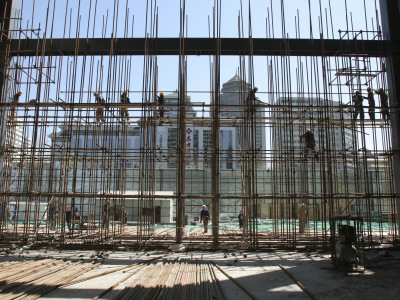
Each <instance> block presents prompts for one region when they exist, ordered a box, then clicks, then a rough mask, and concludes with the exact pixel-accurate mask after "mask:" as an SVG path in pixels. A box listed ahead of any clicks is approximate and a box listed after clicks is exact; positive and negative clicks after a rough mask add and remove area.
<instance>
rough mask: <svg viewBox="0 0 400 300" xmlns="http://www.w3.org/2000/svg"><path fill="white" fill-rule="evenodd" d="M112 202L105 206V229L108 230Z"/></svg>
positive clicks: (107, 202) (108, 201)
mask: <svg viewBox="0 0 400 300" xmlns="http://www.w3.org/2000/svg"><path fill="white" fill-rule="evenodd" d="M110 202H111V201H110V200H107V201H106V204H104V206H103V228H106V229H108V226H109V221H110V220H109V217H110Z"/></svg>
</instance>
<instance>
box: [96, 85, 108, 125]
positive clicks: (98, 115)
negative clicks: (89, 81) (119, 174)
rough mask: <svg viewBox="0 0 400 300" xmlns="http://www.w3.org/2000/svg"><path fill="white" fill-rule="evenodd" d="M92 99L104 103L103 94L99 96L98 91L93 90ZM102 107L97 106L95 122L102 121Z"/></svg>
mask: <svg viewBox="0 0 400 300" xmlns="http://www.w3.org/2000/svg"><path fill="white" fill-rule="evenodd" d="M93 95H94V99H95V100H96V103H97V104H102V105H104V104H105V103H106V101H105V100H104V98H103V96H101V95H100V94H99V93H98V92H94V93H93ZM104 121H105V119H104V107H99V108H97V110H96V122H98V123H100V122H104Z"/></svg>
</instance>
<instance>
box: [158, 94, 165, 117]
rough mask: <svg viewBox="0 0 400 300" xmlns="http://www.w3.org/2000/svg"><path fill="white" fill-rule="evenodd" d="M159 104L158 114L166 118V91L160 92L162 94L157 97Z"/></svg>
mask: <svg viewBox="0 0 400 300" xmlns="http://www.w3.org/2000/svg"><path fill="white" fill-rule="evenodd" d="M157 104H158V115H159V116H160V118H164V93H160V96H158V97H157Z"/></svg>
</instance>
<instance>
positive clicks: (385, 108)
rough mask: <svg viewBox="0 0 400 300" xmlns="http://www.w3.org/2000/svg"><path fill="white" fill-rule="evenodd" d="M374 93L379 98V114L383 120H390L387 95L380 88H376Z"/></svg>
mask: <svg viewBox="0 0 400 300" xmlns="http://www.w3.org/2000/svg"><path fill="white" fill-rule="evenodd" d="M375 94H378V95H379V96H380V98H381V114H382V118H383V119H384V120H390V114H389V103H388V95H387V94H386V93H385V92H384V91H383V89H382V88H380V89H377V90H376V91H375Z"/></svg>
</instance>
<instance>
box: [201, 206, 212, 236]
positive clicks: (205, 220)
mask: <svg viewBox="0 0 400 300" xmlns="http://www.w3.org/2000/svg"><path fill="white" fill-rule="evenodd" d="M201 208H202V210H201V212H200V223H201V222H203V225H204V233H207V232H208V220H209V219H210V218H211V217H210V213H209V212H208V209H207V207H206V206H205V205H203V206H202V207H201Z"/></svg>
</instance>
